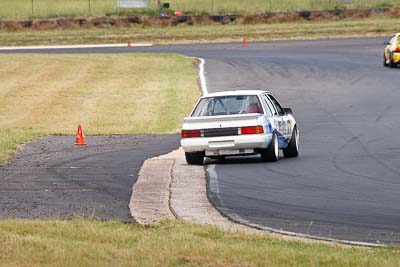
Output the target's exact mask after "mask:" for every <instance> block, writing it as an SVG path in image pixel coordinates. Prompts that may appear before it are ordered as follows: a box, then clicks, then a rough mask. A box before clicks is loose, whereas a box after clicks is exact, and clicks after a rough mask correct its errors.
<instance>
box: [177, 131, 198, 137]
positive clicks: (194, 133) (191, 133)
mask: <svg viewBox="0 0 400 267" xmlns="http://www.w3.org/2000/svg"><path fill="white" fill-rule="evenodd" d="M181 137H182V138H192V137H201V131H200V130H182V132H181Z"/></svg>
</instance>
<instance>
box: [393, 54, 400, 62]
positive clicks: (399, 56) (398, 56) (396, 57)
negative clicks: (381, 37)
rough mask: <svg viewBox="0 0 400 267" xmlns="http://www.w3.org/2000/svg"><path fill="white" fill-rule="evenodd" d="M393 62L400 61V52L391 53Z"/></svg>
mask: <svg viewBox="0 0 400 267" xmlns="http://www.w3.org/2000/svg"><path fill="white" fill-rule="evenodd" d="M393 62H394V63H400V52H399V53H396V52H395V53H393Z"/></svg>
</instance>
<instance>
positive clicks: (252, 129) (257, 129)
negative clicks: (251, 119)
mask: <svg viewBox="0 0 400 267" xmlns="http://www.w3.org/2000/svg"><path fill="white" fill-rule="evenodd" d="M240 133H241V134H261V133H264V127H262V126H261V125H258V126H248V127H242V128H241V129H240Z"/></svg>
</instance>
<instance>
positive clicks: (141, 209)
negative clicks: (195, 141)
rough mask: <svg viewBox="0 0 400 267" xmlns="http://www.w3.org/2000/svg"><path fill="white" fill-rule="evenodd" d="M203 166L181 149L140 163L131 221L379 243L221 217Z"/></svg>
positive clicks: (288, 237) (290, 237)
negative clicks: (185, 223) (189, 161)
mask: <svg viewBox="0 0 400 267" xmlns="http://www.w3.org/2000/svg"><path fill="white" fill-rule="evenodd" d="M208 186H209V185H208V184H207V178H206V174H205V170H204V166H196V165H188V164H187V163H186V160H185V156H184V152H183V150H182V148H179V149H177V150H175V151H172V152H171V153H169V154H165V155H161V156H158V157H154V158H151V159H148V160H146V161H145V162H144V164H143V166H142V168H141V170H140V172H139V177H138V180H137V182H136V183H135V184H134V185H133V189H132V196H131V200H130V204H129V207H130V210H131V214H132V216H133V217H134V219H135V221H136V222H138V223H140V224H143V225H151V224H157V223H158V222H160V221H161V220H164V219H174V218H176V219H180V220H184V221H188V222H192V223H199V224H206V225H212V226H216V227H218V228H220V229H223V230H226V231H233V232H243V233H246V234H260V235H270V236H273V237H275V238H280V239H284V240H301V241H303V242H320V243H327V244H335V245H344V246H347V245H356V246H373V247H377V246H381V245H375V244H368V243H362V242H352V241H346V240H334V239H324V238H320V237H314V236H307V235H303V234H297V233H291V232H285V231H280V230H276V229H265V228H259V227H258V226H257V225H251V224H250V223H249V224H242V223H238V222H235V221H234V220H230V219H228V218H227V217H225V216H223V215H222V213H221V212H219V211H218V209H216V208H215V207H214V206H213V205H212V204H211V202H210V201H209V199H208V195H207V188H208Z"/></svg>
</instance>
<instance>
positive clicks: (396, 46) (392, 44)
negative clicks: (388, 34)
mask: <svg viewBox="0 0 400 267" xmlns="http://www.w3.org/2000/svg"><path fill="white" fill-rule="evenodd" d="M385 45H386V48H385V52H384V53H383V66H385V67H387V66H389V67H391V68H395V67H396V66H397V64H400V33H397V34H396V35H395V36H393V38H392V39H390V41H389V42H387V43H385Z"/></svg>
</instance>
